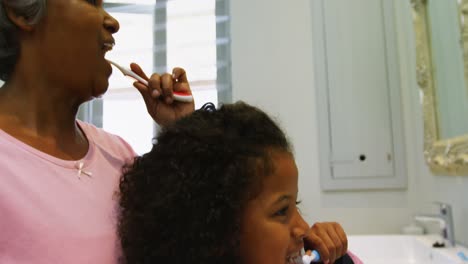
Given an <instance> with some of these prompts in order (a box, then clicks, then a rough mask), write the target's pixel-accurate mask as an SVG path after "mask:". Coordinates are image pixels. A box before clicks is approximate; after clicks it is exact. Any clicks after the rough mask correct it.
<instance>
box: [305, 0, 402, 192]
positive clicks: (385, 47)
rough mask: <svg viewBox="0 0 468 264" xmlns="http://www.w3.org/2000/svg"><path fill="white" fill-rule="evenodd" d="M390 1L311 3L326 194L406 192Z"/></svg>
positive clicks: (322, 0)
mask: <svg viewBox="0 0 468 264" xmlns="http://www.w3.org/2000/svg"><path fill="white" fill-rule="evenodd" d="M392 2H393V1H386V0H353V1H343V0H313V3H312V8H313V9H312V12H313V20H314V34H313V38H314V45H315V47H314V58H315V69H316V71H315V73H316V75H315V78H316V80H317V83H316V84H317V85H316V86H317V92H318V93H317V95H318V96H317V98H318V114H319V119H318V120H319V124H318V125H319V129H320V133H319V135H320V148H321V149H320V150H321V151H320V155H321V184H322V187H323V189H325V190H337V189H375V188H378V189H381V188H383V189H385V188H402V187H406V176H405V175H404V174H405V170H404V157H403V155H404V153H403V151H402V150H403V148H402V145H403V142H402V140H403V137H402V129H401V113H400V103H401V100H400V91H399V89H400V88H399V83H400V79H399V74H398V69H399V67H398V59H397V55H398V52H397V50H396V48H397V45H396V44H397V43H396V40H397V39H396V32H395V27H394V12H393V3H392Z"/></svg>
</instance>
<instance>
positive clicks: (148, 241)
mask: <svg viewBox="0 0 468 264" xmlns="http://www.w3.org/2000/svg"><path fill="white" fill-rule="evenodd" d="M120 191H121V193H120V195H121V197H120V198H121V199H120V206H121V208H120V209H121V216H120V222H119V235H120V238H121V243H122V247H123V259H124V262H125V263H132V264H137V263H159V262H164V263H166V262H167V263H169V262H170V263H242V264H259V263H269V264H275V263H278V264H279V263H281V264H284V263H302V259H301V257H300V254H301V250H302V249H303V248H304V241H303V239H304V237H305V236H306V235H307V234H308V232H309V230H310V229H309V226H308V224H307V223H306V222H305V221H304V219H303V218H302V217H301V215H300V213H299V211H298V209H297V207H296V206H297V204H298V203H299V201H298V198H297V193H298V170H297V167H296V164H295V162H294V156H293V154H292V150H291V146H290V144H289V143H288V140H287V139H286V136H285V134H284V133H283V132H282V131H281V129H280V128H279V127H278V126H277V125H276V124H275V123H274V122H273V121H272V120H271V119H270V118H269V117H268V116H267V115H266V114H265V113H264V112H262V111H261V110H259V109H257V108H255V107H252V106H249V105H247V104H245V103H236V104H232V105H224V106H222V107H221V108H220V109H219V110H215V109H214V108H213V107H212V108H209V109H206V108H205V109H202V110H198V111H196V112H195V113H193V114H192V115H190V116H187V117H185V118H183V119H181V120H179V121H178V122H176V123H174V124H172V125H170V126H168V127H166V128H165V129H164V130H163V131H162V133H160V135H159V136H158V138H157V143H156V144H155V145H154V147H153V149H152V150H151V152H149V153H147V154H146V155H144V156H142V157H141V158H139V159H137V160H136V161H135V163H134V165H133V167H132V168H130V169H129V170H128V171H127V172H126V173H125V174H124V176H123V178H122V181H121V184H120ZM348 263H352V262H348Z"/></svg>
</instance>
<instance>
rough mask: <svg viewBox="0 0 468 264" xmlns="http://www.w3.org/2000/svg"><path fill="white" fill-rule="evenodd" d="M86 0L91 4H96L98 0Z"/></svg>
mask: <svg viewBox="0 0 468 264" xmlns="http://www.w3.org/2000/svg"><path fill="white" fill-rule="evenodd" d="M86 1H88V3H90V4H92V5H97V1H98V0H86Z"/></svg>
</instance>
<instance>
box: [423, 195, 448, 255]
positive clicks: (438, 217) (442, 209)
mask: <svg viewBox="0 0 468 264" xmlns="http://www.w3.org/2000/svg"><path fill="white" fill-rule="evenodd" d="M435 204H437V205H439V214H435V215H430V214H424V215H417V216H416V217H415V219H416V220H418V221H422V222H426V221H437V222H439V223H440V227H441V229H442V237H443V238H444V239H445V240H447V241H448V243H449V245H448V246H449V247H454V246H455V232H454V230H453V227H454V226H453V217H452V207H451V206H450V205H449V204H446V203H441V202H435Z"/></svg>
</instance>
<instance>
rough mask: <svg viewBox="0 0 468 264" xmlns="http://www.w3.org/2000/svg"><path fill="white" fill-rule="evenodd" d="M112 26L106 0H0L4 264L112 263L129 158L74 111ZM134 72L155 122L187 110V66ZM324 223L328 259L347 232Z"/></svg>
mask: <svg viewBox="0 0 468 264" xmlns="http://www.w3.org/2000/svg"><path fill="white" fill-rule="evenodd" d="M118 30H119V23H118V22H117V20H115V19H114V18H113V17H112V16H110V15H109V14H108V13H107V12H106V11H105V10H104V9H103V3H102V0H47V1H46V0H0V79H1V80H3V81H4V82H5V84H4V85H3V87H2V88H1V89H0V263H38V264H41V263H68V264H70V263H71V264H73V263H102V264H105V263H117V261H118V258H119V255H120V245H119V243H118V238H117V232H116V219H117V217H116V216H117V213H118V210H116V208H117V201H116V196H115V192H116V191H117V186H118V183H119V179H120V177H121V174H122V169H121V168H122V167H123V166H124V165H125V164H127V163H130V162H132V161H133V158H134V157H135V152H134V151H133V150H132V148H131V147H130V146H129V144H128V143H126V142H125V141H124V140H123V139H122V138H120V137H119V136H116V135H112V134H109V133H107V132H105V131H103V130H101V129H99V128H96V127H94V126H92V125H90V124H87V123H84V122H81V121H79V120H77V119H76V114H77V111H78V108H79V106H80V105H81V104H83V103H84V102H87V101H89V100H92V99H93V98H96V97H99V96H101V95H102V94H104V93H105V92H106V90H107V87H108V78H109V76H110V74H111V72H112V68H111V66H110V65H109V63H108V62H107V61H106V59H105V55H106V52H108V51H110V50H111V49H112V47H113V45H114V39H113V34H115V33H117V32H118ZM135 41H138V39H136V40H135ZM131 68H132V70H134V71H135V72H136V73H137V74H139V75H140V76H142V77H143V78H145V79H147V80H149V87H146V86H144V85H141V84H139V83H135V84H134V86H135V88H136V89H137V90H138V91H140V93H141V95H142V97H143V99H144V101H145V104H146V106H147V109H148V113H149V114H150V115H151V116H152V118H153V119H154V120H155V121H156V122H158V123H159V124H160V125H163V126H164V125H167V124H169V123H171V122H172V121H174V120H176V119H178V118H180V117H182V116H184V115H187V114H189V113H191V112H193V110H194V104H193V102H192V103H179V102H175V101H173V91H179V92H188V93H190V87H189V83H188V80H187V77H186V74H185V71H184V70H183V69H181V68H175V69H173V71H172V73H171V74H169V73H165V74H161V75H159V74H153V75H151V77H150V78H148V77H147V76H146V75H145V73H143V71H142V70H141V68H140V67H139V66H138V65H136V64H132V65H131ZM173 76H174V77H175V78H173ZM155 191H157V190H155ZM320 226H321V227H320V228H317V227H316V228H315V230H316V232H315V233H314V232H313V233H312V235H311V236H310V238H309V241H310V242H311V243H313V244H317V245H318V246H317V247H318V248H319V251H321V253H322V252H323V253H322V255H323V256H325V257H326V256H327V254H328V255H329V256H330V259H331V260H333V259H335V258H336V256H338V255H341V254H343V253H344V252H345V251H346V236H345V235H344V232H343V231H342V229H341V227H339V226H337V225H333V224H321V225H320ZM313 230H314V229H313Z"/></svg>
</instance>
